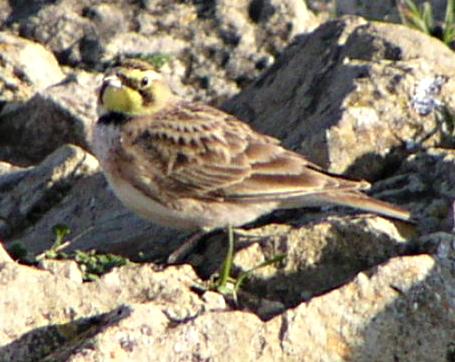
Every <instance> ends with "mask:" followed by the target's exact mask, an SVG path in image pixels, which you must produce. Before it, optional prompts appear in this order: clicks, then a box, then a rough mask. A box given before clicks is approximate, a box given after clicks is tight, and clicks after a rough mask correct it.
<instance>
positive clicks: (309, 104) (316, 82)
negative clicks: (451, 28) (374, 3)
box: [224, 18, 455, 180]
mask: <svg viewBox="0 0 455 362" xmlns="http://www.w3.org/2000/svg"><path fill="white" fill-rule="evenodd" d="M454 94H455V54H454V53H453V52H452V51H450V50H449V49H448V48H447V47H446V46H445V45H444V44H442V43H441V42H440V41H438V40H436V39H435V38H431V37H429V36H426V35H425V34H423V33H421V32H418V31H414V30H411V29H409V28H407V27H405V26H400V25H393V24H385V23H372V22H366V21H364V20H362V19H360V18H345V19H341V20H336V21H332V22H329V23H326V24H324V25H322V26H321V27H319V28H318V29H317V30H316V31H315V32H313V33H311V34H309V35H305V36H301V37H299V38H298V39H296V41H295V42H294V43H293V44H292V46H290V47H288V48H287V49H286V51H285V52H283V54H282V55H281V57H280V60H279V61H278V62H277V63H275V65H274V66H273V67H272V68H270V69H269V70H268V71H266V72H265V73H264V74H263V75H262V76H261V77H260V78H259V79H258V80H257V81H256V82H255V83H254V84H252V85H251V86H250V87H249V88H248V89H246V90H245V91H243V92H242V93H240V94H239V95H237V96H236V97H233V98H232V99H230V100H229V101H228V102H227V103H225V105H224V108H225V109H227V110H228V111H230V112H233V113H234V114H236V115H238V116H239V117H240V118H242V119H244V120H248V121H249V122H250V123H252V124H253V126H255V127H256V128H258V129H259V130H261V131H263V132H265V133H268V134H272V135H274V136H276V137H278V138H280V139H283V140H284V144H285V145H286V146H288V147H291V148H292V149H296V150H298V151H300V152H301V153H303V154H304V155H306V156H307V157H309V158H310V159H311V160H312V161H314V162H316V163H317V164H319V165H321V166H323V167H325V168H328V169H329V170H331V171H333V172H336V173H346V174H349V175H351V176H356V177H361V178H366V179H369V180H376V179H378V178H379V177H380V176H381V175H383V174H384V173H390V172H391V171H390V170H391V169H392V168H393V167H396V164H397V163H398V164H399V162H400V160H401V159H403V158H404V157H406V155H407V153H408V152H413V151H415V150H416V149H419V148H422V147H428V146H433V145H440V144H443V145H446V146H449V147H453V146H454V142H455V141H454V137H453V135H454V126H453V114H454V113H455V97H454ZM451 115H452V116H451Z"/></svg>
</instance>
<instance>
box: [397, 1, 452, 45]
mask: <svg viewBox="0 0 455 362" xmlns="http://www.w3.org/2000/svg"><path fill="white" fill-rule="evenodd" d="M397 6H398V13H399V15H400V18H401V22H402V23H403V24H405V25H407V26H410V27H413V28H415V29H418V30H420V31H422V32H424V33H426V34H428V35H431V36H434V37H437V38H438V39H441V40H442V41H443V42H444V43H445V44H447V45H448V46H449V47H451V48H452V49H454V48H455V0H447V7H446V13H445V17H444V21H443V23H442V24H438V23H437V22H436V21H435V19H434V15H433V8H432V6H431V4H430V3H429V2H428V1H425V2H424V3H423V4H422V5H421V6H420V7H419V6H417V5H416V4H415V2H414V1H413V0H399V1H398V3H397Z"/></svg>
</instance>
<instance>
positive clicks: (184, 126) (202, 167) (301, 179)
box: [94, 60, 410, 231]
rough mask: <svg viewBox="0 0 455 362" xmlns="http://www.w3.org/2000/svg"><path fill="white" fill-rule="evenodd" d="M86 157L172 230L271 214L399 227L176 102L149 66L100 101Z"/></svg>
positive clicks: (360, 199)
mask: <svg viewBox="0 0 455 362" xmlns="http://www.w3.org/2000/svg"><path fill="white" fill-rule="evenodd" d="M99 106H100V109H101V115H100V118H99V119H98V121H97V122H96V126H95V131H94V152H95V154H96V156H97V157H98V159H99V161H100V163H101V166H102V168H103V170H104V174H105V175H106V178H107V180H108V182H109V184H110V185H111V187H112V189H113V190H114V192H115V194H116V195H117V197H118V198H119V199H120V200H121V201H122V202H123V203H124V204H125V205H126V206H127V207H128V208H130V209H131V210H133V211H134V212H135V213H137V214H138V215H140V216H142V217H143V218H145V219H147V220H151V221H153V222H156V223H158V224H161V225H165V226H170V227H173V228H178V229H195V230H197V229H199V230H201V229H202V230H205V231H209V230H214V229H217V228H224V227H227V226H240V225H243V224H246V223H249V222H251V221H253V220H255V219H257V218H258V217H259V216H261V215H264V214H267V213H270V212H271V211H273V210H276V209H288V208H299V207H304V206H315V205H326V204H336V205H345V206H349V207H353V208H358V209H362V210H366V211H371V212H374V213H378V214H382V215H385V216H389V217H392V218H397V219H402V220H408V219H409V218H410V214H409V212H407V211H405V210H402V209H400V208H398V207H396V206H393V205H391V204H388V203H386V202H383V201H379V200H376V199H373V198H371V197H368V196H366V195H364V194H363V193H361V190H363V189H365V188H367V187H368V186H369V185H368V183H367V182H364V181H352V180H349V179H347V178H345V177H341V176H337V175H333V174H330V173H327V172H325V171H324V170H322V169H321V168H320V167H318V166H317V165H315V164H313V163H311V162H309V161H308V160H306V159H305V158H304V157H303V156H301V155H300V154H297V153H295V152H292V151H289V150H287V149H285V148H283V147H282V146H280V142H279V141H278V140H277V139H275V138H272V137H269V136H266V135H263V134H260V133H258V132H256V131H254V130H253V129H251V128H250V127H249V126H248V125H246V124H245V123H243V122H241V121H239V120H238V119H237V118H235V117H234V116H232V115H230V114H227V113H225V112H223V111H221V110H218V109H215V108H213V107H210V106H208V105H205V104H201V103H197V102H189V101H186V100H183V99H181V98H179V97H177V96H175V95H174V94H173V93H172V92H171V90H170V88H169V86H168V85H167V83H166V81H165V80H164V79H163V77H162V76H161V75H160V74H159V73H158V72H157V71H155V70H154V69H153V68H152V67H151V66H150V65H149V64H148V63H144V62H141V61H137V60H128V61H125V62H124V63H123V64H121V65H120V66H118V67H116V68H114V69H113V70H111V71H109V72H108V73H107V74H106V75H105V77H104V81H103V83H102V86H101V88H100V93H99Z"/></svg>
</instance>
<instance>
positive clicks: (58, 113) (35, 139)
mask: <svg viewBox="0 0 455 362" xmlns="http://www.w3.org/2000/svg"><path fill="white" fill-rule="evenodd" d="M100 81H101V75H99V74H93V73H85V72H75V73H73V74H70V75H69V76H68V77H67V78H66V79H65V80H64V81H62V82H60V83H58V84H54V85H52V86H51V87H48V88H45V89H43V90H40V91H39V92H37V93H35V95H34V96H33V97H32V98H31V99H30V100H28V101H27V102H25V103H24V104H22V105H20V106H18V107H15V108H14V110H10V111H8V112H6V111H5V112H4V113H3V114H2V115H0V146H2V147H1V150H0V159H3V160H9V161H10V162H12V163H16V164H23V165H30V164H33V163H37V162H39V161H41V160H42V159H43V158H45V157H46V156H47V155H49V154H50V153H51V152H53V151H55V150H56V149H57V148H58V147H60V146H62V145H63V144H65V143H73V144H76V145H78V146H80V147H83V148H85V149H89V143H90V138H91V131H92V126H93V122H94V121H95V120H96V118H97V112H96V104H97V94H96V90H97V88H98V87H99V85H100Z"/></svg>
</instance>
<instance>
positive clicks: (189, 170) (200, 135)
mask: <svg viewBox="0 0 455 362" xmlns="http://www.w3.org/2000/svg"><path fill="white" fill-rule="evenodd" d="M133 122H134V124H133V123H131V125H127V126H126V127H127V129H126V132H125V133H124V134H125V137H124V138H123V145H124V148H123V150H124V152H125V153H127V154H129V155H130V157H127V158H126V159H127V160H128V161H127V162H125V164H124V165H123V166H122V172H124V173H127V177H128V178H129V179H130V180H131V179H134V183H135V184H136V186H137V187H139V188H140V189H142V190H148V192H152V193H153V192H157V190H161V191H162V192H163V193H165V194H166V195H168V197H169V198H175V197H193V198H203V199H224V200H229V199H236V200H240V199H241V200H243V201H260V200H280V199H283V198H288V197H295V196H300V195H305V194H309V193H318V192H322V191H323V192H326V191H329V190H340V191H341V190H358V189H360V188H361V185H363V184H361V183H358V182H354V181H349V180H344V179H341V178H334V177H332V176H330V175H328V174H325V173H324V172H322V171H321V170H320V169H319V168H318V167H317V166H315V165H313V164H311V163H310V162H308V161H307V160H305V159H304V158H303V157H302V156H300V155H298V154H296V153H294V152H291V151H287V150H285V149H284V148H282V147H281V146H280V145H279V142H278V140H276V139H274V138H272V137H268V136H264V135H261V134H258V133H256V132H254V131H253V130H251V128H250V127H249V126H247V125H246V124H244V123H242V122H240V121H238V120H237V119H235V118H234V117H233V116H230V115H227V114H225V113H223V112H221V111H218V110H216V109H214V108H211V107H209V106H206V105H203V104H195V103H187V102H180V103H178V104H173V105H172V106H171V107H169V108H168V109H166V110H163V111H161V112H159V113H157V114H155V115H153V116H148V117H146V116H144V117H138V118H136V119H135V120H134V121H133ZM128 127H129V129H128ZM133 155H134V157H132V156H133ZM138 170H140V171H139V172H137V171H138ZM141 175H142V176H141ZM154 185H157V187H156V188H155V187H154Z"/></svg>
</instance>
